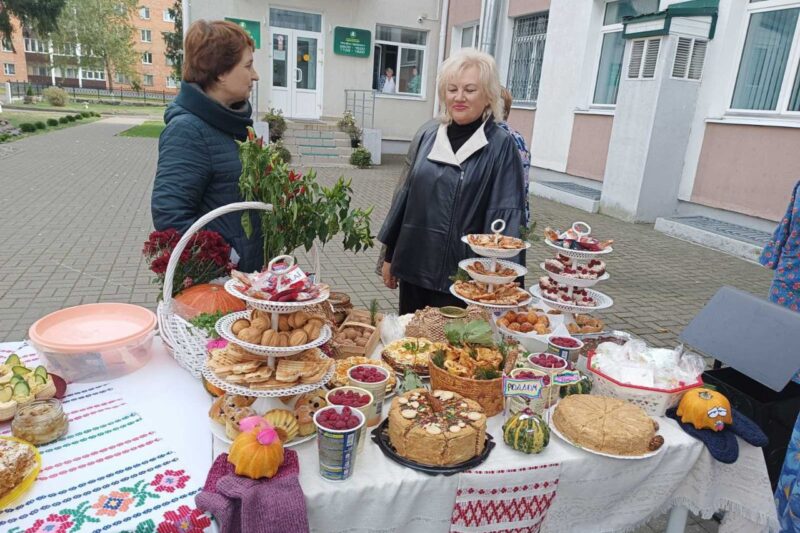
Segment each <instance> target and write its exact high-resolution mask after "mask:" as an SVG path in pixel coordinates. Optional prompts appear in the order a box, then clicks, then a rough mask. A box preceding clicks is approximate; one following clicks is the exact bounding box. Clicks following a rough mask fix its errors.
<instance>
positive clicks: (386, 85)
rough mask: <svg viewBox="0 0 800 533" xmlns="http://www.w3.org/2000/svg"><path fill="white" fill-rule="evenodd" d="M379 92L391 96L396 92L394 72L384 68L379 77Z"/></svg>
mask: <svg viewBox="0 0 800 533" xmlns="http://www.w3.org/2000/svg"><path fill="white" fill-rule="evenodd" d="M381 92H382V93H386V94H391V93H395V92H397V83H396V81H395V79H394V70H392V69H391V68H389V67H386V70H385V71H383V76H381Z"/></svg>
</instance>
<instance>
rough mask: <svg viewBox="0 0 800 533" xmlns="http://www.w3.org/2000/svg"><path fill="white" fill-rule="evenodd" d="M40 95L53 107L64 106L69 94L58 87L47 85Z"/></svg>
mask: <svg viewBox="0 0 800 533" xmlns="http://www.w3.org/2000/svg"><path fill="white" fill-rule="evenodd" d="M42 97H44V99H45V100H46V101H47V103H48V104H50V105H51V106H55V107H64V106H65V105H67V102H69V94H67V91H65V90H64V89H62V88H60V87H48V88H47V89H45V90H44V91H42Z"/></svg>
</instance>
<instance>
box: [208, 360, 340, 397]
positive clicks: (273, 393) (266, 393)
mask: <svg viewBox="0 0 800 533" xmlns="http://www.w3.org/2000/svg"><path fill="white" fill-rule="evenodd" d="M335 370H336V365H331V367H330V368H329V369H328V372H327V373H326V374H325V375H324V376H323V377H322V379H321V380H319V381H318V382H316V383H305V384H300V385H293V386H291V387H283V388H280V389H267V390H253V389H251V388H249V387H244V386H242V385H235V384H233V383H228V382H227V381H225V380H223V379H221V378H219V377H218V376H217V375H216V374H215V373H214V372H213V371H212V370H211V369H210V368H208V367H207V366H206V365H205V364H203V371H202V372H203V377H204V378H206V380H207V381H208V382H209V383H211V384H212V385H214V386H216V387H219V388H220V389H222V390H224V391H225V392H229V393H231V394H238V395H240V396H255V397H257V398H277V397H280V396H294V395H296V394H305V393H307V392H311V391H314V390H317V389H319V388H321V387H324V386H325V384H326V383H328V382H329V381H330V380H331V378H332V377H333V373H334V371H335Z"/></svg>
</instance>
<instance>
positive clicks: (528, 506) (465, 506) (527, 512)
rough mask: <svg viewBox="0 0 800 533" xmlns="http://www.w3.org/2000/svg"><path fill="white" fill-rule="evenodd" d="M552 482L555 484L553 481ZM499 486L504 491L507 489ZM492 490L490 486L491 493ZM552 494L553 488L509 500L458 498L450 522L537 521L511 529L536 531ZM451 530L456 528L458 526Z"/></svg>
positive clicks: (495, 522) (467, 524) (480, 524)
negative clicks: (544, 492) (537, 493)
mask: <svg viewBox="0 0 800 533" xmlns="http://www.w3.org/2000/svg"><path fill="white" fill-rule="evenodd" d="M551 485H553V486H555V483H552V484H551ZM501 490H503V491H505V490H506V489H501ZM494 492H495V491H494V490H493V491H492V493H494ZM555 497H556V493H555V491H553V492H549V493H547V494H542V495H536V496H523V497H521V498H512V499H509V500H472V501H467V502H458V503H456V506H455V507H454V508H453V516H452V518H451V523H452V524H453V525H457V526H462V527H477V526H485V525H489V524H497V523H507V522H517V521H520V522H530V521H537V523H536V524H535V525H533V526H529V527H527V528H519V529H515V530H513V531H530V532H537V531H539V527H540V526H541V521H542V520H544V517H545V514H546V513H547V510H548V509H549V508H550V504H551V503H553V498H555ZM451 531H457V529H452V530H451Z"/></svg>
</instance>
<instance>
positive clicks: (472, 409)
mask: <svg viewBox="0 0 800 533" xmlns="http://www.w3.org/2000/svg"><path fill="white" fill-rule="evenodd" d="M389 440H390V441H391V443H392V446H394V449H395V450H396V451H397V453H398V455H400V456H402V457H405V458H406V459H410V460H411V461H414V462H416V463H420V464H423V465H431V466H450V465H456V464H459V463H463V462H464V461H467V460H469V459H472V458H473V457H475V456H476V455H480V453H481V452H483V448H484V445H485V444H486V415H485V414H484V413H483V408H482V407H481V406H480V404H479V403H478V402H475V401H473V400H470V399H468V398H464V397H463V396H461V395H460V394H456V393H455V392H451V391H439V390H437V391H433V392H432V393H431V392H428V391H427V390H425V389H414V390H411V391H408V392H406V393H404V394H402V395H400V396H397V397H395V398H394V399H393V400H392V407H391V408H390V409H389Z"/></svg>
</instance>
